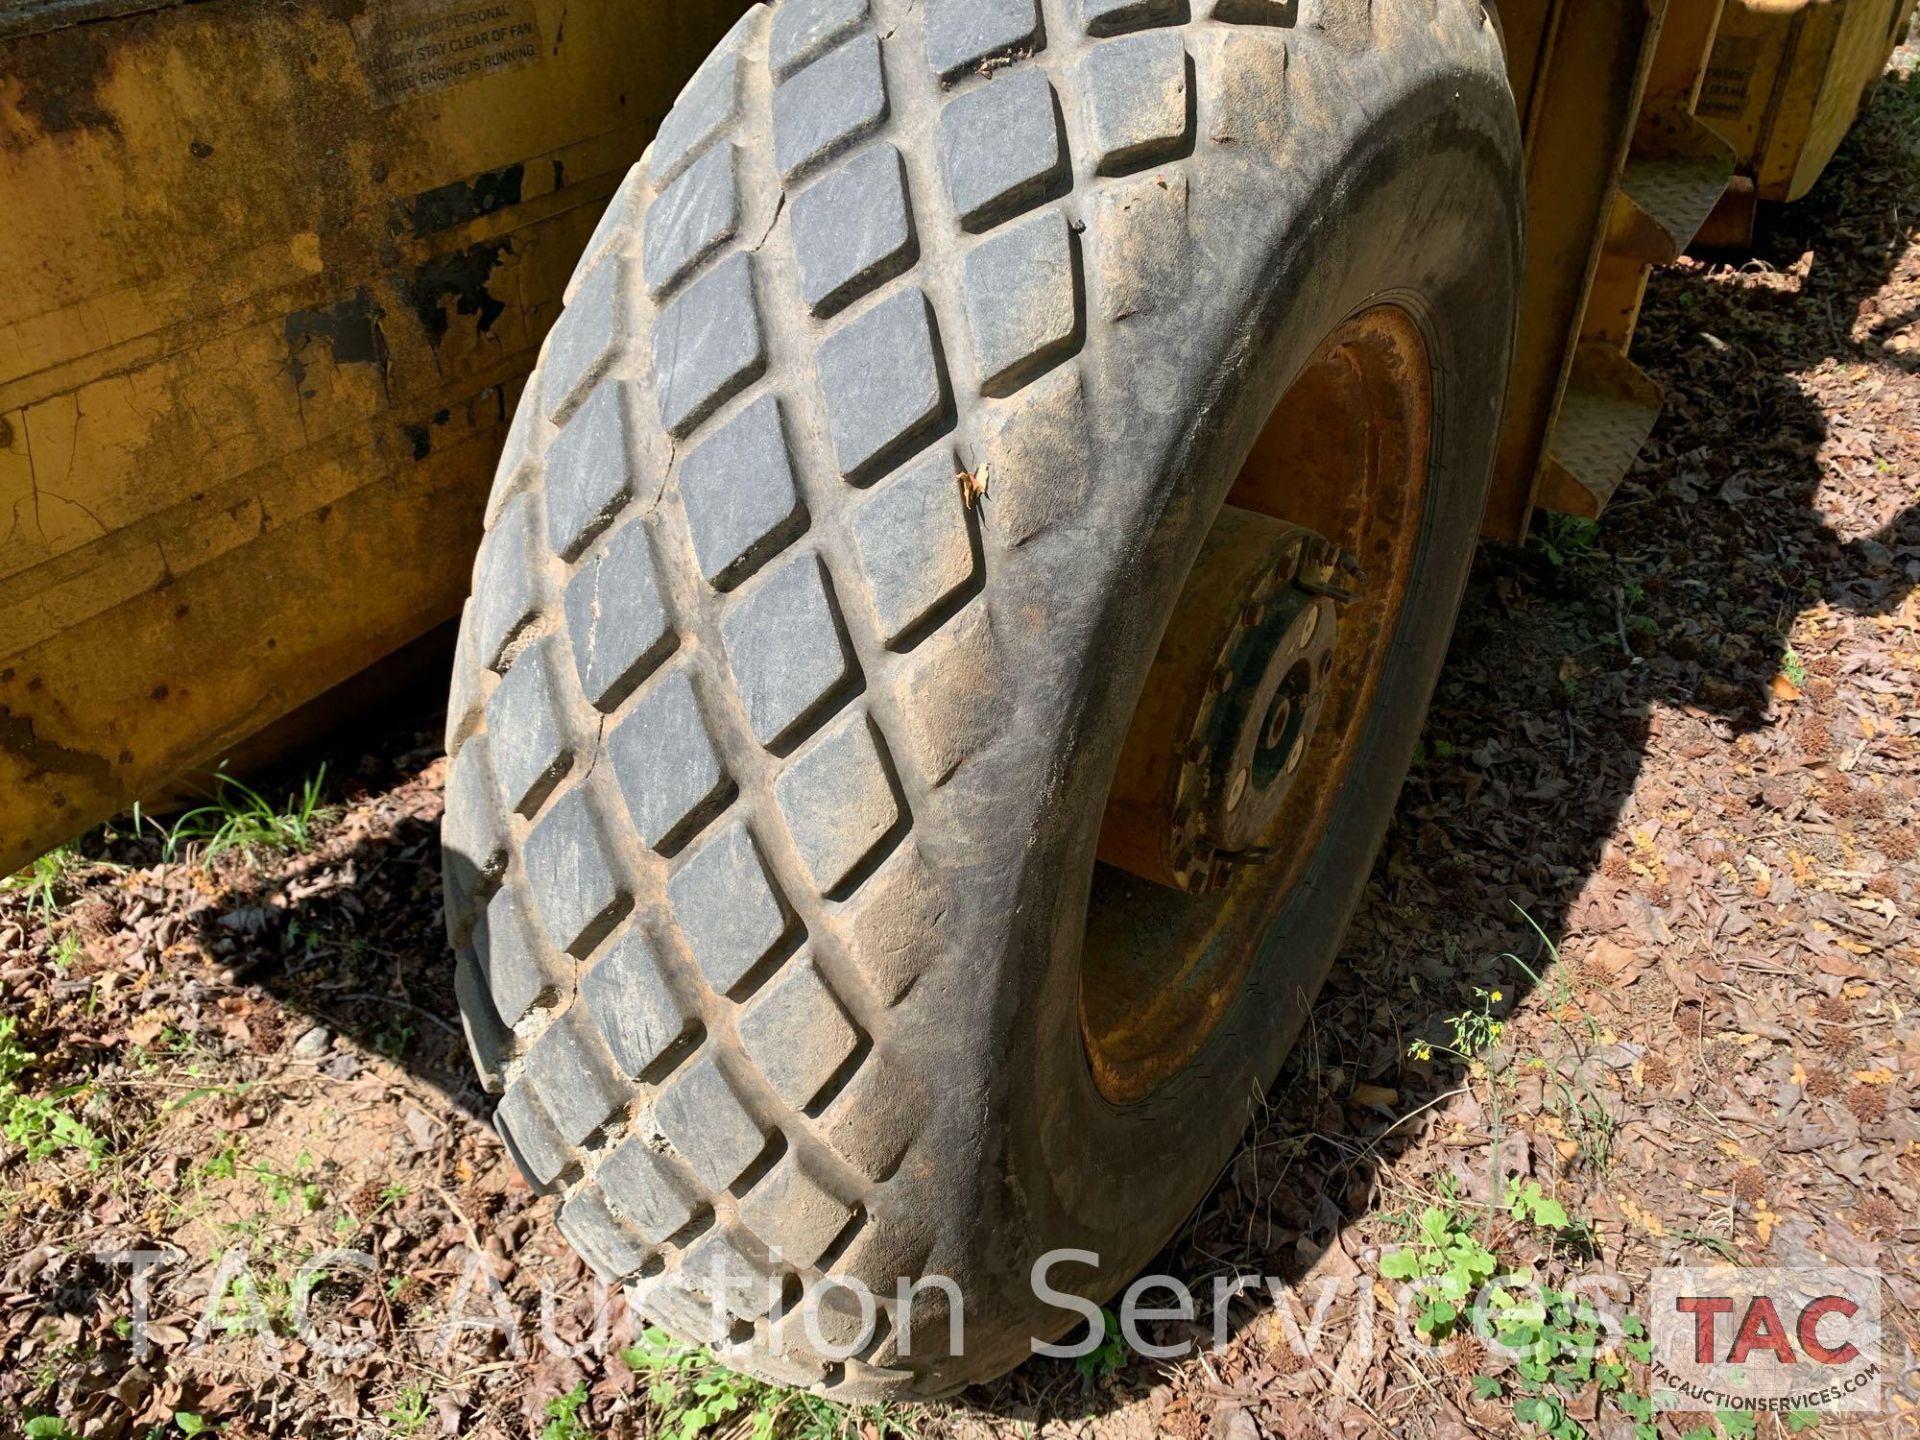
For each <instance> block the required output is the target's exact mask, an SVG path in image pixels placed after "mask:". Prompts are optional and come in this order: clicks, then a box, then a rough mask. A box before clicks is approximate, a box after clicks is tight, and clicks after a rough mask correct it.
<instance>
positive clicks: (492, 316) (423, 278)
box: [399, 239, 513, 350]
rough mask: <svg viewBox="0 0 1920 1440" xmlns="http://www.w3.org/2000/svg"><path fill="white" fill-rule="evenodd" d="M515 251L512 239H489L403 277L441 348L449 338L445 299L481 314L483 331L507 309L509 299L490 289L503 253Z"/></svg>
mask: <svg viewBox="0 0 1920 1440" xmlns="http://www.w3.org/2000/svg"><path fill="white" fill-rule="evenodd" d="M512 253H513V241H512V240H511V239H501V240H488V241H485V242H484V243H482V244H479V245H475V246H473V247H472V248H470V249H467V250H456V251H454V252H453V254H451V255H440V256H436V257H435V258H434V259H432V260H429V261H427V263H426V264H424V265H422V266H420V268H419V269H417V270H415V271H414V272H413V274H412V275H411V276H402V277H400V281H399V284H400V289H401V292H402V293H403V294H404V295H405V296H406V297H407V299H408V301H409V302H411V304H412V305H413V309H414V313H415V314H416V315H418V316H419V317H420V326H421V328H422V329H423V330H425V331H426V332H427V339H428V340H430V341H431V342H432V343H433V348H434V349H436V350H438V349H439V348H440V342H441V341H442V340H444V339H446V338H447V325H448V314H447V309H446V305H445V303H444V302H446V301H448V300H451V301H453V302H454V303H453V308H454V311H455V313H457V314H460V315H478V316H479V317H480V333H481V334H483V335H484V334H485V333H486V332H487V331H489V330H491V329H492V328H493V322H494V321H496V320H498V319H499V318H500V317H501V316H502V315H504V314H505V313H506V309H507V302H506V301H504V300H502V299H500V298H499V297H498V296H497V295H495V294H494V293H493V292H492V291H490V290H489V289H487V281H488V279H489V278H490V277H491V276H492V275H493V271H494V267H495V266H497V265H498V264H499V263H500V257H501V256H503V255H510V254H512Z"/></svg>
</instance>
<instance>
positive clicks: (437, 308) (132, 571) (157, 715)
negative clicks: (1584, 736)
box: [0, 0, 1914, 873]
mask: <svg viewBox="0 0 1920 1440" xmlns="http://www.w3.org/2000/svg"><path fill="white" fill-rule="evenodd" d="M1913 3H1914V0H1497V4H1496V6H1495V8H1496V10H1497V15H1498V19H1499V22H1500V25H1501V28H1502V32H1503V34H1504V36H1505V40H1506V45H1507V52H1508V56H1509V63H1510V67H1511V73H1512V80H1513V87H1514V92H1515V95H1516V97H1517V98H1518V100H1519V103H1520V109H1521V116H1522V121H1523V125H1524V128H1525V135H1526V146H1527V178H1528V187H1529V194H1528V212H1529V224H1530V242H1529V243H1530V258H1529V271H1528V276H1527V286H1526V293H1525V296H1524V299H1523V312H1522V317H1521V332H1520V338H1519V351H1518V355H1517V359H1516V365H1515V371H1514V376H1513V384H1512V392H1511V401H1510V405H1509V417H1508V422H1507V430H1506V434H1505V436H1504V437H1503V441H1502V444H1501V449H1500V454H1499V460H1498V464H1497V467H1496V475H1495V484H1494V491H1493V496H1492V500H1491V503H1490V505H1489V509H1488V513H1487V518H1486V525H1485V529H1486V531H1487V533H1488V534H1491V535H1496V536H1501V537H1505V538H1509V539H1513V538H1518V537H1519V536H1521V535H1522V534H1524V533H1525V529H1526V525H1527V520H1528V516H1529V515H1530V513H1531V511H1532V510H1533V508H1534V507H1535V506H1536V505H1546V506H1549V507H1551V508H1556V509H1561V510H1567V511H1572V512H1574V513H1580V514H1597V513H1599V510H1600V508H1601V507H1602V506H1604V505H1605V503H1606V500H1607V498H1608V496H1609V495H1610V494H1611V493H1612V490H1613V488H1614V487H1615V486H1616V485H1617V484H1618V483H1619V481H1620V479H1621V478H1622V477H1624V475H1625V474H1626V472H1627V469H1628V467H1629V465H1630V464H1631V463H1632V460H1633V457H1634V456H1635V454H1636V453H1637V452H1638V451H1639V449H1640V447H1641V446H1642V444H1643V443H1644V441H1645V439H1646V436H1647V434H1648V432H1649V431H1650V430H1651V429H1652V426H1653V423H1654V420H1655V419H1656V418H1657V416H1658V414H1659V408H1660V394H1659V390H1658V387H1657V386H1655V385H1654V384H1653V382H1652V381H1651V380H1650V379H1648V378H1647V377H1646V376H1645V375H1644V374H1642V373H1641V372H1640V371H1639V370H1638V369H1637V368H1636V367H1635V366H1634V365H1633V363H1632V362H1631V360H1630V359H1629V358H1628V350H1629V346H1630V343H1631V340H1632V333H1633V327H1634V323H1635V320H1636V318H1637V316H1638V312H1639V307H1640V301H1641V297H1642V295H1643V294H1644V291H1645V287H1646V279H1647V275H1648V273H1649V271H1650V269H1651V268H1652V267H1653V266H1655V265H1659V264H1663V263H1667V262H1669V261H1671V260H1673V259H1674V258H1675V257H1677V256H1678V255H1679V254H1680V253H1681V252H1682V251H1683V250H1684V249H1685V248H1686V246H1687V245H1688V244H1689V243H1690V242H1691V241H1692V240H1693V239H1694V237H1695V235H1696V234H1697V233H1698V232H1699V231H1700V228H1701V226H1702V225H1703V224H1705V223H1706V222H1707V220H1708V217H1709V215H1710V213H1711V212H1713V210H1714V208H1715V205H1716V203H1717V202H1719V201H1720V200H1721V199H1722V197H1723V195H1724V194H1725V193H1726V192H1727V188H1728V185H1729V182H1730V180H1731V179H1732V177H1734V176H1735V174H1736V172H1737V171H1738V170H1739V169H1740V168H1741V167H1745V168H1746V171H1747V173H1749V174H1751V176H1752V177H1753V188H1756V189H1757V190H1758V193H1760V194H1763V195H1768V196H1773V195H1776V194H1777V195H1780V196H1782V197H1789V196H1792V195H1797V194H1799V193H1800V192H1801V191H1803V190H1804V189H1805V188H1806V187H1807V185H1808V184H1810V183H1811V181H1812V178H1813V177H1814V176H1815V175H1816V174H1817V173H1818V171H1819V169H1820V167H1821V165H1823V164H1824V163H1825V161H1826V159H1827V158H1828V157H1829V156H1830V155H1831V153H1832V151H1833V149H1834V146H1835V145H1836V144H1837V143H1838V140H1839V136H1840V135H1841V133H1843V132H1844V130H1845V127H1846V125H1847V123H1848V122H1849V121H1850V120H1851V118H1852V116H1853V114H1854V112H1855V110H1856V109H1857V107H1858V104H1859V101H1860V98H1861V95H1862V93H1863V92H1864V89H1865V87H1866V85H1867V84H1868V83H1869V82H1870V80H1871V79H1872V77H1873V75H1874V74H1876V73H1878V69H1879V68H1880V67H1881V66H1882V65H1883V64H1884V60H1885V56H1886V53H1887V47H1888V44H1889V41H1890V38H1891V37H1892V36H1893V35H1894V34H1895V33H1896V21H1897V20H1903V19H1904V17H1905V14H1906V12H1909V11H1910V10H1911V8H1912V5H1913ZM745 8H746V0H698V3H696V0H642V3H627V4H620V5H612V4H608V5H584V6H583V5H574V4H569V3H568V0H321V3H315V4H311V5H285V4H279V3H269V0H202V3H197V4H185V3H179V0H0V197H5V202H6V203H5V209H4V211H0V214H4V217H5V224H4V228H3V229H0V279H3V280H4V282H5V283H4V284H0V873H5V872H7V871H10V870H12V869H13V868H15V867H16V866H18V865H19V864H21V863H24V862H25V861H26V860H28V859H30V858H31V857H32V856H33V855H35V854H37V853H39V852H40V851H43V850H45V849H47V848H48V847H50V846H52V845H56V844H58V843H60V842H61V841H63V840H65V839H67V838H69V837H70V836H72V835H74V834H76V833H78V832H79V831H81V830H83V829H85V828H86V827H87V826H89V825H91V824H94V823H96V822H98V821H100V820H103V819H105V818H107V817H109V816H111V815H112V814H114V813H115V812H117V811H119V810H121V809H123V808H125V807H126V806H127V805H128V804H130V803H131V802H133V801H135V800H137V799H141V798H143V797H149V796H151V795H154V794H155V793H158V792H160V791H161V790H162V789H163V787H165V786H166V785H167V783H168V782H169V781H170V780H172V779H173V778H174V777H177V776H179V775H181V774H182V773H185V772H189V771H192V770H194V769H196V768H202V767H205V766H208V765H210V764H212V763H214V762H217V761H218V760H219V759H221V758H222V757H223V756H227V755H230V754H233V753H235V751H236V748H237V747H239V746H240V745H241V744H242V743H243V742H244V741H246V740H247V739H248V737H250V736H255V735H257V734H259V733H260V732H261V731H262V730H264V729H266V728H267V727H269V726H271V725H274V724H275V723H276V722H279V721H281V720H282V718H283V717H285V716H287V715H289V714H290V713H292V712H294V711H296V710H297V709H299V708H300V707H302V706H303V705H307V704H308V703H309V702H311V701H313V700H315V698H316V697H319V696H322V695H323V694H326V693H328V692H329V691H332V690H333V689H334V688H335V687H337V686H339V685H341V684H342V683H343V682H345V681H348V680H349V678H350V677H353V676H355V675H356V674H359V673H360V672H362V671H364V670H365V669H366V668H367V667H369V666H372V665H374V664H376V663H377V662H379V661H381V660H382V659H383V658H384V657H388V656H391V655H393V654H395V653H396V652H398V651H400V650H402V648H403V647H405V646H407V645H408V644H409V643H410V642H413V641H415V640H416V639H417V638H418V637H420V636H421V635H423V634H425V633H427V632H428V631H430V630H432V629H433V628H434V627H435V626H436V625H438V624H440V623H441V622H444V621H445V620H447V619H449V618H450V617H452V616H453V615H454V614H455V613H456V611H457V609H458V606H459V604H460V600H461V597H462V595H463V594H464V592H465V589H466V584H467V578H468V570H469V565H470V559H471V555H472V552H473V548H474V544H475V541H476V537H477V535H478V528H479V516H480V511H481V506H482V502H483V497H484V494H485V491H486V487H487V482H488V479H489V476H490V474H491V470H492V466H493V463H494V458H495V455H496V453H497V451H498V448H499V445H500V442H501V440H502V438H503V436H504V432H505V426H506V421H507V419H508V417H509V416H510V415H511V413H512V409H513V404H514V401H515V399H516V398H517V394H518V390H519V387H520V385H521V383H522V381H523V379H524V377H525V375H526V373H527V372H528V370H529V369H530V368H531V365H532V362H533V359H534V356H535V354H536V353H537V350H538V347H539V344H540V341H541V338H542V336H543V334H544V333H545V330H546V328H547V326H548V325H549V324H550V323H551V321H552V320H553V318H554V316H555V314H556V313H557V312H558V309H559V306H560V296H561V292H562V289H563V287H564V285H565V282H566V279H567V275H568V273H569V271H570V269H571V267H572V265H573V262H574V259H575V257H576V256H577V254H578V253H579V252H580V250H581V249H582V247H583V246H584V245H585V242H586V240H587V237H588V235H589V234H590V233H591V231H592V228H593V225H594V223H595V221H596V220H597V218H598V216H599V213H600V211H601V209H602V208H603V207H604V204H605V202H606V200H607V198H608V197H609V196H610V195H611V193H612V191H613V189H614V187H615V185H616V184H617V183H618V181H619V179H620V177H621V175H622V174H623V173H624V171H625V169H626V167H627V166H628V165H630V164H631V163H632V161H633V160H634V158H635V157H636V156H638V154H639V153H640V151H641V149H642V148H643V146H644V144H645V142H646V140H647V139H648V137H649V136H650V135H651V133H652V130H653V127H654V125H655V124H656V123H657V122H658V120H659V118H660V116H661V115H662V114H664V113H665V111H666V110H667V108H668V107H669V105H670V104H671V102H672V100H673V99H674V97H675V96H676V95H677V93H678V91H679V89H680V86H681V84H682V82H683V81H684V79H685V78H686V77H687V76H688V75H690V74H691V73H692V71H693V69H694V67H695V66H696V65H697V64H698V63H699V61H700V60H701V59H702V58H703V57H704V55H705V54H706V53H707V51H708V50H709V49H710V48H711V46H712V44H713V43H714V42H715V41H716V40H717V39H718V37H719V36H720V34H721V33H722V32H723V31H724V30H725V29H726V27H727V26H728V25H729V24H730V23H732V21H733V20H734V19H735V18H737V16H738V15H739V14H740V13H741V12H742V11H743V10H744V9H745ZM1896 11H1898V12H1901V13H1900V14H1899V15H1896V13H1895V12H1896ZM1710 57H1711V61H1712V64H1711V68H1710V67H1709V58H1710ZM1742 66H1744V67H1745V68H1744V69H1742V68H1740V67H1742Z"/></svg>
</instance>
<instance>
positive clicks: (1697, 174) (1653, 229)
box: [1607, 110, 1734, 265]
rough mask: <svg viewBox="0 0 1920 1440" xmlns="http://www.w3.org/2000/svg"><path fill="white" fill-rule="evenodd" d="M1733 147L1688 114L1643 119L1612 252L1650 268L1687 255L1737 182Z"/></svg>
mask: <svg viewBox="0 0 1920 1440" xmlns="http://www.w3.org/2000/svg"><path fill="white" fill-rule="evenodd" d="M1733 158H1734V157H1733V147H1732V146H1731V145H1729V144H1727V142H1726V141H1725V140H1722V139H1721V138H1720V137H1719V136H1718V135H1716V134H1714V132H1713V131H1711V130H1709V129H1708V128H1707V127H1706V125H1705V124H1703V123H1702V122H1701V121H1700V120H1699V119H1698V118H1696V117H1695V116H1694V115H1692V114H1691V113H1689V112H1687V111H1684V110H1668V111H1666V112H1665V113H1661V114H1657V115H1649V116H1647V117H1645V118H1643V120H1642V122H1641V127H1640V130H1639V132H1638V134H1636V135H1635V137H1634V143H1633V152H1632V153H1631V154H1630V155H1629V156H1628V157H1627V165H1626V169H1625V171H1624V172H1623V173H1622V175H1621V177H1620V194H1619V198H1618V200H1617V201H1616V203H1615V206H1614V213H1613V221H1612V224H1611V225H1610V226H1609V227H1608V234H1607V249H1608V250H1609V251H1612V252H1614V253H1617V254H1623V255H1629V256H1632V257H1633V258H1634V259H1636V260H1640V261H1643V262H1645V263H1646V264H1649V265H1667V264H1671V263H1672V262H1673V261H1675V260H1678V259H1679V258H1680V256H1681V255H1682V254H1683V253H1685V251H1686V248H1687V246H1688V245H1690V244H1692V243H1693V237H1694V236H1695V235H1697V234H1699V233H1700V227H1701V226H1702V225H1704V224H1706V223H1707V217H1708V216H1709V215H1711V214H1713V207H1714V206H1716V205H1718V204H1719V203H1720V197H1721V196H1723V195H1725V194H1726V193H1727V185H1728V182H1729V181H1731V180H1732V178H1733Z"/></svg>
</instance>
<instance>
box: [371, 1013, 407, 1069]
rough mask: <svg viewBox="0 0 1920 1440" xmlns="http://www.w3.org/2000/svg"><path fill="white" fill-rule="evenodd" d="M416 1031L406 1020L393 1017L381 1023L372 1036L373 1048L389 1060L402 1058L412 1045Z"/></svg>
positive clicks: (404, 1057) (405, 1056)
mask: <svg viewBox="0 0 1920 1440" xmlns="http://www.w3.org/2000/svg"><path fill="white" fill-rule="evenodd" d="M416 1033H417V1032H416V1031H415V1030H414V1027H413V1026H411V1025H409V1024H408V1023H407V1022H406V1021H404V1020H401V1019H398V1018H393V1019H389V1020H388V1021H387V1022H386V1023H385V1024H384V1025H382V1026H381V1027H380V1028H379V1029H378V1030H377V1031H375V1032H374V1036H373V1048H374V1049H376V1050H378V1051H379V1052H380V1053H381V1054H382V1055H384V1056H386V1057H387V1058H388V1059H389V1060H395V1061H398V1060H404V1059H406V1058H407V1051H408V1049H409V1048H410V1047H411V1046H412V1045H413V1040H414V1036H415V1034H416Z"/></svg>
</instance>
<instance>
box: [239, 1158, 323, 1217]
mask: <svg viewBox="0 0 1920 1440" xmlns="http://www.w3.org/2000/svg"><path fill="white" fill-rule="evenodd" d="M312 1168H313V1156H311V1155H309V1154H308V1153H307V1152H306V1151H304V1150H302V1151H301V1152H300V1153H299V1154H298V1155H296V1156H294V1157H293V1168H292V1169H291V1170H288V1171H285V1172H282V1171H279V1170H276V1169H274V1168H273V1167H272V1166H271V1165H255V1166H254V1167H253V1173H254V1174H255V1175H257V1176H259V1177H260V1183H261V1184H262V1185H264V1186H266V1187H267V1194H268V1195H269V1196H270V1197H271V1198H272V1200H273V1203H274V1204H276V1205H285V1204H287V1203H289V1202H290V1201H291V1200H293V1199H294V1197H295V1196H298V1197H299V1199H300V1208H301V1209H302V1210H304V1211H306V1212H308V1213H311V1212H312V1211H315V1210H318V1209H319V1208H320V1207H321V1206H322V1205H324V1204H326V1201H327V1192H326V1188H325V1187H324V1186H322V1185H319V1184H317V1183H315V1182H314V1181H311V1180H308V1179H306V1178H304V1177H305V1176H306V1173H307V1171H309V1170H311V1169H312Z"/></svg>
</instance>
